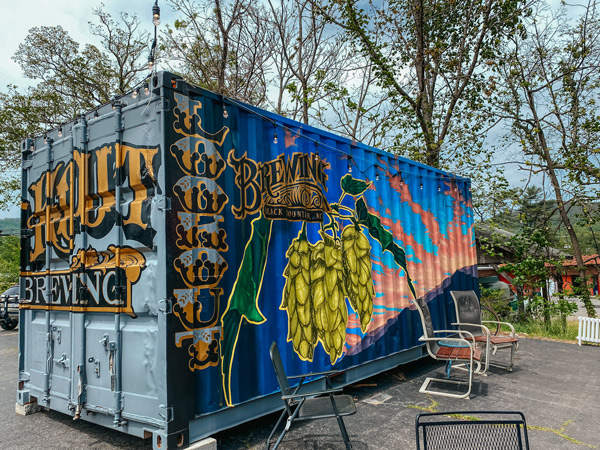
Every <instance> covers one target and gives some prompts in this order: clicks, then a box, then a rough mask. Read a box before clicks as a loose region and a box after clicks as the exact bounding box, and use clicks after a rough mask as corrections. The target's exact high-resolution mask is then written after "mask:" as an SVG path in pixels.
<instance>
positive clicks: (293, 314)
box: [281, 239, 317, 361]
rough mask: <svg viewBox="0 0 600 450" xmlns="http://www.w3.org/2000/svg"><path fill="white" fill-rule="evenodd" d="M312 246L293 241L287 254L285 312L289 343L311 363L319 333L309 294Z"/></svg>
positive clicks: (307, 243) (303, 241) (306, 242)
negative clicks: (286, 314)
mask: <svg viewBox="0 0 600 450" xmlns="http://www.w3.org/2000/svg"><path fill="white" fill-rule="evenodd" d="M312 250H313V249H312V246H311V245H310V243H309V242H308V241H307V240H306V239H294V240H293V241H292V244H291V245H290V247H289V248H288V251H287V253H286V255H287V257H288V264H287V266H286V268H285V271H284V275H285V276H286V282H285V286H284V288H283V302H282V304H281V308H282V309H287V313H288V340H290V341H292V344H293V346H294V349H295V350H296V352H297V353H298V354H299V355H300V357H301V358H302V359H305V360H309V361H310V360H312V358H313V352H314V349H315V344H316V342H317V330H316V329H315V324H314V321H313V301H312V296H311V293H310V286H311V276H310V255H311V253H312Z"/></svg>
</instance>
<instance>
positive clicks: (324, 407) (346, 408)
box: [266, 342, 356, 450]
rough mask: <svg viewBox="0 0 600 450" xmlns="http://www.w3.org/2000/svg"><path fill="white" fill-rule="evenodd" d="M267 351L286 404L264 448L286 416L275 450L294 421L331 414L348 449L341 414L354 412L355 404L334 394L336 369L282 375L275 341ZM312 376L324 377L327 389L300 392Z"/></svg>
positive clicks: (348, 442)
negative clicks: (295, 382)
mask: <svg viewBox="0 0 600 450" xmlns="http://www.w3.org/2000/svg"><path fill="white" fill-rule="evenodd" d="M270 354H271V361H272V363H273V368H274V369H275V375H276V376H277V382H278V383H279V388H280V389H281V399H282V400H283V403H284V404H285V409H284V410H283V412H282V413H281V416H280V417H279V420H278V421H277V423H276V424H275V426H274V427H273V431H271V434H270V435H269V437H268V439H267V446H266V448H267V450H269V449H270V447H271V439H272V438H273V435H274V434H275V432H276V431H277V429H278V428H279V425H280V424H281V422H282V421H283V419H284V418H285V417H286V416H287V421H286V424H285V428H284V429H283V432H282V433H281V435H280V436H279V438H278V439H277V442H275V446H274V447H273V449H276V448H277V447H278V446H279V444H280V443H281V441H282V440H283V437H284V436H285V434H286V433H287V432H288V430H289V429H290V427H291V426H292V423H293V422H294V421H295V420H311V419H326V418H333V417H335V418H336V419H337V422H338V426H339V427H340V432H341V433H342V438H343V439H344V443H345V444H346V449H348V450H349V449H351V448H352V444H351V443H350V438H349V437H348V432H347V431H346V426H345V425H344V420H343V419H342V416H349V415H351V414H354V413H356V405H355V403H354V399H353V398H352V396H350V395H335V394H337V393H339V392H342V389H334V388H333V387H332V384H331V378H330V377H331V376H332V375H334V374H336V373H337V372H336V371H328V372H314V373H309V374H304V375H296V376H292V377H288V376H287V375H286V374H285V369H284V368H283V363H282V362H281V356H280V355H279V349H278V348H277V344H275V342H273V343H272V344H271V349H270ZM312 376H325V381H326V389H325V390H321V391H314V392H300V388H301V387H302V383H303V382H304V380H305V379H306V378H307V377H312ZM295 378H300V383H299V384H298V385H297V386H296V387H295V388H293V389H292V388H290V384H289V380H290V379H295Z"/></svg>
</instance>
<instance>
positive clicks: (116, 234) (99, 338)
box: [17, 72, 477, 448]
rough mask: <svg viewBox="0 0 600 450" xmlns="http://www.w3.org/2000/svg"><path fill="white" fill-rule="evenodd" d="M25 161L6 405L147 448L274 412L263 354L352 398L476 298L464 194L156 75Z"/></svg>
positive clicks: (415, 167) (389, 158)
mask: <svg viewBox="0 0 600 450" xmlns="http://www.w3.org/2000/svg"><path fill="white" fill-rule="evenodd" d="M22 159H23V188H22V241H21V244H22V249H21V252H22V253H21V271H22V272H21V285H20V289H21V297H22V305H21V310H20V321H21V322H20V323H21V326H20V331H19V333H20V334H19V387H18V392H17V402H18V403H19V404H21V405H25V404H33V403H34V402H37V404H38V405H41V406H43V407H46V408H50V409H52V410H56V411H60V412H62V413H64V414H68V415H71V416H73V417H74V418H76V419H82V420H86V421H89V422H93V423H96V424H99V425H103V426H107V427H114V428H116V429H118V430H120V431H123V432H126V433H130V434H133V435H136V436H142V437H143V436H145V437H149V436H152V439H153V446H154V448H175V447H178V446H185V445H187V444H188V443H189V442H193V441H196V440H199V439H201V438H203V437H206V436H210V435H212V434H214V433H215V432H217V431H219V430H223V429H226V428H229V427H232V426H234V425H237V424H239V423H242V422H244V421H247V420H250V419H253V418H256V417H258V416H260V415H263V414H266V413H269V412H272V411H275V410H276V409H280V408H281V407H282V406H283V404H282V402H281V400H280V398H279V397H278V395H277V382H276V378H275V373H274V371H273V368H272V365H271V362H270V359H269V353H268V349H269V346H270V344H271V342H273V341H275V342H277V344H278V346H279V349H280V352H281V354H282V358H283V360H284V364H285V365H286V370H287V371H288V373H290V374H292V373H306V372H310V371H322V370H328V369H331V368H334V369H339V370H340V371H342V374H341V375H340V376H338V377H336V382H337V383H338V384H339V385H340V386H343V385H347V384H349V383H352V382H355V381H357V380H360V379H364V378H366V377H368V376H371V375H373V374H376V373H378V372H381V371H383V370H386V369H389V368H392V367H395V366H397V365H398V364H401V363H406V362H409V361H413V360H416V359H418V358H421V357H423V356H424V354H425V352H424V348H423V346H422V344H421V342H419V340H418V339H419V337H420V336H421V335H422V332H421V325H420V321H419V319H418V315H417V314H416V311H415V310H414V308H413V307H411V300H412V299H413V298H415V297H416V296H419V297H420V296H424V297H425V298H426V300H427V301H429V302H430V303H429V305H430V309H431V312H432V316H433V321H434V325H435V326H439V327H442V328H449V327H450V323H451V322H452V321H453V320H454V306H453V304H452V299H451V297H450V295H449V291H450V290H451V289H460V290H465V289H476V288H477V272H476V253H475V245H474V243H475V242H474V231H473V215H472V209H471V197H470V192H469V181H468V180H467V179H465V178H461V177H458V176H455V175H453V174H450V173H447V172H443V171H440V170H436V169H433V168H431V167H427V166H425V165H422V164H419V163H415V162H413V161H409V160H406V159H403V158H400V157H398V156H396V155H393V154H390V153H387V152H384V151H381V150H378V149H375V148H371V147H368V146H366V145H363V144H360V143H356V142H352V141H350V140H348V139H346V138H342V137H339V136H336V135H334V134H331V133H329V132H326V131H323V130H319V129H316V128H314V127H311V126H307V125H304V124H301V123H298V122H295V121H292V120H289V119H286V118H284V117H281V116H278V115H275V114H273V113H270V112H267V111H264V110H261V109H257V108H255V107H251V106H249V105H246V104H243V103H240V102H238V101H236V100H234V99H230V98H226V97H223V96H220V95H216V94H214V93H211V92H208V91H206V90H203V89H200V88H198V87H195V86H192V85H190V84H188V83H186V82H185V81H184V80H182V79H180V78H179V77H177V76H175V75H173V74H170V73H168V72H159V73H157V74H155V75H153V76H152V78H150V79H149V85H147V86H142V87H141V89H139V90H136V91H134V92H132V93H131V94H129V95H126V96H123V97H121V98H118V99H115V100H114V101H113V102H112V104H107V105H103V106H101V107H99V108H98V109H96V110H95V111H91V112H86V113H85V114H82V115H81V116H80V117H79V118H77V120H74V121H73V122H71V123H68V124H65V125H63V126H61V127H60V128H59V129H55V130H52V131H51V132H49V133H48V134H47V135H46V136H42V137H37V138H35V139H27V140H25V141H24V142H23V143H22ZM314 383H315V384H317V385H318V384H320V383H322V380H319V379H315V380H314ZM359 413H360V412H359Z"/></svg>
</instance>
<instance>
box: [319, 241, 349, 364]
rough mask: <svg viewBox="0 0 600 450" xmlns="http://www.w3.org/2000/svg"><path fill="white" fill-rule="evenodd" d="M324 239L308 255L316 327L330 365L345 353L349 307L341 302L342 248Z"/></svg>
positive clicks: (342, 300)
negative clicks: (309, 257) (309, 258)
mask: <svg viewBox="0 0 600 450" xmlns="http://www.w3.org/2000/svg"><path fill="white" fill-rule="evenodd" d="M323 238H324V240H323V241H320V242H318V243H317V244H316V245H315V248H314V250H313V253H312V255H311V270H312V271H311V276H312V282H311V293H312V298H313V307H314V321H315V327H316V329H317V333H318V336H319V339H320V340H321V342H322V343H323V348H324V349H325V351H326V352H327V353H328V354H329V358H330V360H331V364H333V363H335V361H336V360H337V359H338V358H339V357H340V356H342V352H343V351H344V344H345V343H346V326H347V324H348V308H347V306H346V301H345V299H344V284H343V281H342V278H343V266H342V253H341V249H340V247H339V245H336V244H335V241H334V240H333V239H332V238H330V237H329V236H327V235H324V236H323Z"/></svg>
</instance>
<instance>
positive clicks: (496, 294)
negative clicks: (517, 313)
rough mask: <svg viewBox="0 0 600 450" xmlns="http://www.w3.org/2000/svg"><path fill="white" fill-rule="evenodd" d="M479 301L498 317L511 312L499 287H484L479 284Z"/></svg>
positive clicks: (506, 315) (505, 315)
mask: <svg viewBox="0 0 600 450" xmlns="http://www.w3.org/2000/svg"><path fill="white" fill-rule="evenodd" d="M479 301H480V302H481V305H482V306H486V307H488V308H490V309H491V310H492V311H494V312H495V313H496V314H498V316H500V317H508V316H509V315H510V313H511V312H512V309H511V307H510V305H509V302H508V300H506V298H505V293H504V292H502V290H500V289H493V288H486V287H484V286H481V285H480V297H479Z"/></svg>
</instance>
